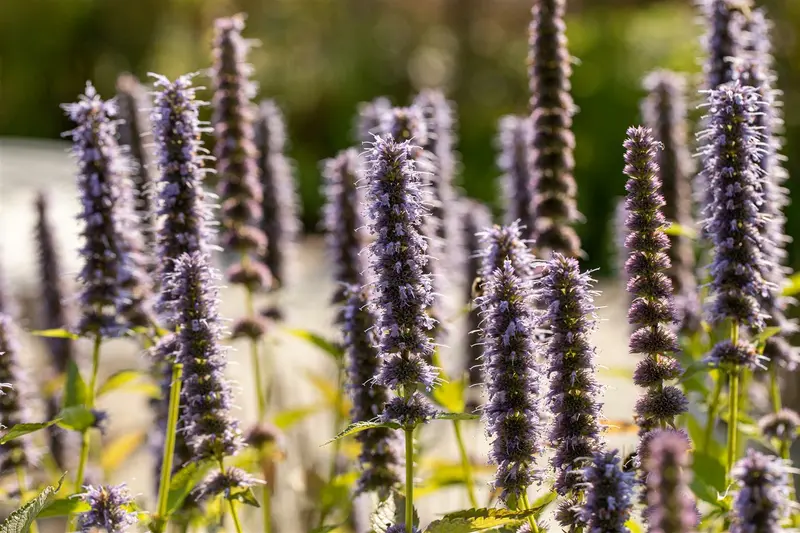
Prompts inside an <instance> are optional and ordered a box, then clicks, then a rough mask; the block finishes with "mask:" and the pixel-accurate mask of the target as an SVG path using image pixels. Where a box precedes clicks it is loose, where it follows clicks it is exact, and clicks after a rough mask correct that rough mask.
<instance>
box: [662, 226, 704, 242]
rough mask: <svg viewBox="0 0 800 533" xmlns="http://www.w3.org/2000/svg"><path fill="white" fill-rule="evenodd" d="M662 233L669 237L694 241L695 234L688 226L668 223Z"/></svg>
mask: <svg viewBox="0 0 800 533" xmlns="http://www.w3.org/2000/svg"><path fill="white" fill-rule="evenodd" d="M664 233H666V234H667V235H669V236H671V237H686V238H687V239H692V240H694V239H696V238H697V232H696V231H695V230H694V228H690V227H689V226H682V225H680V224H678V223H677V222H670V223H668V224H667V226H666V227H665V228H664Z"/></svg>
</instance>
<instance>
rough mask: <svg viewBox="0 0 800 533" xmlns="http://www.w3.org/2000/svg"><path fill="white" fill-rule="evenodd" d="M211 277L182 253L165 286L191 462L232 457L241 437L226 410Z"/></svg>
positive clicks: (198, 257)
mask: <svg viewBox="0 0 800 533" xmlns="http://www.w3.org/2000/svg"><path fill="white" fill-rule="evenodd" d="M217 277H218V276H217V273H216V272H215V271H214V270H213V269H212V268H211V267H210V266H209V264H208V257H207V256H206V255H205V254H203V253H201V252H194V253H192V254H191V255H189V254H183V255H182V256H180V257H179V258H178V259H177V261H176V264H175V270H174V272H173V273H172V274H171V276H170V279H169V285H170V288H171V290H172V291H173V294H174V295H175V296H176V297H177V300H176V301H175V317H174V319H173V322H174V323H175V324H176V325H177V326H178V328H179V331H178V337H177V343H178V348H177V350H178V351H177V357H176V361H177V362H178V363H181V364H183V390H182V392H181V395H182V397H183V407H182V414H181V416H182V420H181V422H182V426H183V432H184V437H185V438H186V442H187V444H188V445H189V449H190V451H191V455H192V460H193V461H202V460H204V459H209V458H212V459H221V458H222V457H224V456H229V455H234V454H235V453H236V452H238V451H239V450H240V449H241V447H242V445H243V439H242V434H241V431H240V429H239V424H238V422H237V421H236V419H234V418H233V417H232V416H231V414H230V410H231V408H232V407H233V399H232V395H231V387H230V384H229V383H228V381H227V379H226V378H225V367H226V365H227V357H226V349H225V348H224V347H223V346H222V344H221V342H220V339H221V337H222V334H223V326H222V320H221V319H220V316H219V312H218V310H217V307H218V299H217V298H218V296H217V295H218V289H217V287H216V286H215V285H214V283H215V279H217Z"/></svg>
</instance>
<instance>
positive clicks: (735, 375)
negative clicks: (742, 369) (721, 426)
mask: <svg viewBox="0 0 800 533" xmlns="http://www.w3.org/2000/svg"><path fill="white" fill-rule="evenodd" d="M728 408H729V409H728V463H727V470H726V474H727V479H728V480H730V479H731V471H732V470H733V463H734V462H735V460H736V435H737V431H738V429H739V427H738V426H739V368H738V367H734V368H733V369H731V372H730V392H729V399H728Z"/></svg>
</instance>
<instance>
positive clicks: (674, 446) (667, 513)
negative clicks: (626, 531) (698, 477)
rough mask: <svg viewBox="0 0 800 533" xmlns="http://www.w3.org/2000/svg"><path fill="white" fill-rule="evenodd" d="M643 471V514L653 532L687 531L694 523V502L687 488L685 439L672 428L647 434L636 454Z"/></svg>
mask: <svg viewBox="0 0 800 533" xmlns="http://www.w3.org/2000/svg"><path fill="white" fill-rule="evenodd" d="M640 460H641V461H642V466H643V468H644V472H645V480H646V489H645V490H646V498H647V509H646V510H645V516H646V517H647V521H648V523H649V525H650V531H652V532H653V533H690V532H692V531H695V528H696V527H697V503H696V502H695V499H694V496H693V495H692V491H691V489H690V488H689V483H690V482H691V475H692V470H691V466H690V464H689V440H688V439H687V437H686V435H685V434H684V433H682V432H679V431H674V430H670V429H667V430H663V429H659V430H655V431H653V432H651V433H650V434H649V435H648V438H647V441H646V443H645V444H644V446H643V450H642V456H641V457H640Z"/></svg>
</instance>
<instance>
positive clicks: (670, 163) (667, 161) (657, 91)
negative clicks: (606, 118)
mask: <svg viewBox="0 0 800 533" xmlns="http://www.w3.org/2000/svg"><path fill="white" fill-rule="evenodd" d="M644 86H645V89H647V91H648V92H649V94H648V96H647V98H645V100H644V102H643V103H642V116H643V117H644V121H645V123H646V124H647V126H648V127H649V128H650V129H651V130H652V131H653V136H654V137H655V139H656V140H657V141H660V142H661V145H662V149H661V150H659V151H658V153H657V155H656V163H658V166H659V168H660V169H661V172H660V176H661V182H662V187H661V190H662V194H663V196H664V205H663V206H662V212H663V214H664V217H665V218H666V219H667V221H668V222H672V223H677V224H679V225H680V226H681V227H684V228H692V227H693V225H694V222H693V220H692V182H691V178H690V175H691V173H692V160H691V154H690V152H689V144H688V138H687V135H688V134H687V131H688V127H687V120H686V115H687V110H686V95H685V93H686V80H685V78H684V77H683V76H681V75H680V74H676V73H674V72H670V71H666V70H658V71H655V72H652V73H650V74H649V75H648V76H647V77H646V78H645V80H644ZM669 240H670V246H669V249H668V250H667V254H668V255H669V258H670V262H671V263H672V266H671V267H670V268H669V270H668V271H667V275H668V276H669V278H670V280H671V281H672V289H673V293H674V295H675V311H676V314H677V319H678V324H680V326H681V330H683V331H697V329H698V328H699V326H700V319H701V317H700V313H701V309H700V302H699V299H698V296H697V294H698V291H697V279H696V275H695V258H694V249H693V247H692V242H691V240H690V239H689V238H688V237H686V236H685V235H671V236H670V237H669Z"/></svg>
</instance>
